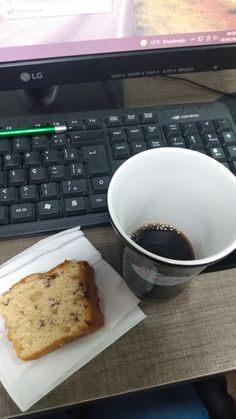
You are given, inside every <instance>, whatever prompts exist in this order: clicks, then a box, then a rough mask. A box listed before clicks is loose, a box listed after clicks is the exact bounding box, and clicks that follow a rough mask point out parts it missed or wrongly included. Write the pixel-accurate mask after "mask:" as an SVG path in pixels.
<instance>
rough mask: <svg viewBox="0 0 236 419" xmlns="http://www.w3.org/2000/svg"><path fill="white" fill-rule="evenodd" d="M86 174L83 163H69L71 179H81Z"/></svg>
mask: <svg viewBox="0 0 236 419" xmlns="http://www.w3.org/2000/svg"><path fill="white" fill-rule="evenodd" d="M84 176H85V173H84V165H83V163H73V164H70V165H69V179H81V178H83V177H84Z"/></svg>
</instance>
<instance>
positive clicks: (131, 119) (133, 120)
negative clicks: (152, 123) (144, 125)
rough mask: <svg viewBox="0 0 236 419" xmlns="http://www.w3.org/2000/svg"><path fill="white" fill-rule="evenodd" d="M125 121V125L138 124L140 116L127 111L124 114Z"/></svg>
mask: <svg viewBox="0 0 236 419" xmlns="http://www.w3.org/2000/svg"><path fill="white" fill-rule="evenodd" d="M123 122H124V125H125V126H128V125H138V124H139V123H140V120H139V116H138V114H136V113H127V114H126V115H124V116H123Z"/></svg>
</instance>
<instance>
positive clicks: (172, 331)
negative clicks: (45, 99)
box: [0, 72, 236, 418]
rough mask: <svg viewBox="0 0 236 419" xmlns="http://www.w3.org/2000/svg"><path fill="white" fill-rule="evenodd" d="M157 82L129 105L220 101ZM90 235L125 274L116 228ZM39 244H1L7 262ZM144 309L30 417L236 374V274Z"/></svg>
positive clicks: (4, 409)
mask: <svg viewBox="0 0 236 419" xmlns="http://www.w3.org/2000/svg"><path fill="white" fill-rule="evenodd" d="M227 77H228V78H227ZM197 78H198V81H199V79H200V81H201V82H204V83H208V84H211V85H213V87H215V88H221V89H222V90H228V91H234V90H236V72H225V73H223V72H222V73H217V74H214V75H212V78H211V76H210V75H206V76H205V78H204V75H198V77H197V76H196V75H195V76H194V79H195V80H196V79H197ZM155 82H156V81H151V80H146V81H145V80H142V81H141V82H139V81H136V89H135V87H134V85H135V82H134V81H132V83H130V84H129V83H125V90H124V92H125V97H127V98H126V102H127V106H136V105H138V96H139V98H141V99H140V101H141V102H142V103H141V104H144V103H145V104H147V105H151V104H154V103H155V101H156V103H158V104H160V101H162V102H161V103H171V102H173V100H174V99H173V97H175V98H176V95H177V94H178V93H179V95H180V100H179V102H180V101H182V102H184V101H185V100H186V102H191V101H207V100H208V101H210V100H211V99H210V97H211V98H212V100H214V99H215V98H216V96H214V95H212V94H208V93H206V92H204V91H201V90H197V89H195V88H192V87H188V86H187V85H182V84H181V87H180V85H178V84H177V83H176V84H175V82H174V85H173V82H172V81H169V82H168V81H166V80H163V81H162V82H160V81H158V85H159V87H158V88H159V91H155V94H154V93H153V91H154V90H155V89H156V88H157V86H156V84H155ZM153 83H154V84H153ZM152 84H153V86H154V87H153V88H151V85H152ZM174 86H175V87H174ZM177 86H178V87H177ZM189 89H190V90H189ZM173 90H175V94H173ZM144 94H145V95H144ZM144 96H145V97H144ZM196 96H197V97H196ZM213 96H214V97H213ZM160 97H162V99H160ZM132 98H133V99H132ZM184 98H185V99H184ZM190 99H191V100H190ZM132 100H133V101H132ZM139 104H140V103H139ZM85 234H86V236H87V238H88V239H89V240H90V241H91V242H92V243H93V244H94V245H95V246H96V247H97V249H98V250H99V251H101V253H102V255H103V257H104V259H106V260H107V261H108V262H109V263H110V264H111V265H112V266H113V267H114V268H115V269H117V270H118V271H119V270H120V256H121V245H120V243H119V242H118V240H117V238H116V236H115V234H114V232H113V230H112V229H111V227H104V228H97V229H91V230H85ZM40 238H42V236H41V237H39V236H38V237H34V238H28V239H17V240H14V241H4V242H0V263H2V262H4V261H5V260H7V259H9V258H10V257H12V256H14V255H15V254H17V253H19V252H20V251H22V250H24V249H25V248H27V247H29V246H30V245H32V244H33V243H35V242H36V241H38V240H39V239H40ZM140 307H141V308H142V310H143V311H144V312H145V313H146V315H147V318H146V319H145V320H144V321H143V322H141V323H140V324H139V325H138V326H136V327H135V328H134V329H132V330H131V331H129V332H128V333H127V334H126V335H124V336H123V337H122V338H121V339H119V340H118V341H117V342H116V343H114V344H113V345H112V346H110V347H109V348H108V349H106V350H105V351H104V352H103V353H101V354H100V355H99V356H97V357H96V358H95V359H93V360H92V361H91V362H89V363H88V364H87V365H85V366H84V367H83V368H82V369H81V370H80V371H78V372H77V373H75V374H73V375H72V376H71V377H70V378H69V379H67V380H66V381H65V382H64V383H62V384H61V385H60V386H58V387H57V388H56V389H54V390H53V391H52V392H51V393H50V394H48V395H47V396H45V397H44V398H43V399H42V400H40V401H39V402H38V403H37V404H35V405H34V406H33V407H32V408H31V409H30V410H29V411H28V412H27V413H30V414H31V415H32V413H33V412H40V411H43V410H45V409H52V408H55V407H60V406H65V405H74V404H76V403H81V402H86V401H89V400H94V399H97V398H101V397H107V396H113V395H117V394H122V393H126V392H132V391H136V390H142V389H148V388H152V387H157V386H163V385H167V384H171V383H175V382H179V381H184V380H192V379H196V378H198V377H206V376H209V375H215V374H221V373H224V372H226V371H230V370H233V369H236V268H235V269H232V270H228V271H222V272H217V273H210V274H204V275H201V276H199V277H198V278H197V279H195V280H193V281H192V282H191V283H190V285H189V287H188V288H187V289H186V290H185V291H184V292H183V293H182V294H180V295H179V296H177V297H175V298H173V299H171V300H169V301H163V302H159V303H148V302H142V303H141V304H140ZM18 415H19V416H20V411H19V409H18V408H17V406H16V405H15V403H14V402H13V401H12V400H11V398H10V397H9V395H8V394H7V392H6V391H5V389H4V388H3V387H2V386H1V385H0V418H7V417H15V416H18ZM31 417H32V416H31Z"/></svg>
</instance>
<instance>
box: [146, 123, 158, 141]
mask: <svg viewBox="0 0 236 419" xmlns="http://www.w3.org/2000/svg"><path fill="white" fill-rule="evenodd" d="M143 132H144V137H145V139H146V140H147V141H148V140H157V139H158V140H159V139H161V138H162V135H161V131H160V128H159V127H158V125H148V126H145V127H143Z"/></svg>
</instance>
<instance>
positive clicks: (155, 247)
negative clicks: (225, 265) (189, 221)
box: [130, 223, 194, 260]
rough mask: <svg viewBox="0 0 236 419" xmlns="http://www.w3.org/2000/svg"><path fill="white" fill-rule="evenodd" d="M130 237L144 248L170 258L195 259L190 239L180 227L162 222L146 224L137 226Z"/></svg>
mask: <svg viewBox="0 0 236 419" xmlns="http://www.w3.org/2000/svg"><path fill="white" fill-rule="evenodd" d="M130 238H131V239H132V240H133V241H134V242H135V243H137V244H138V245H139V246H141V247H142V248H143V249H145V250H147V251H149V252H151V253H153V254H155V255H158V256H162V257H165V258H168V259H175V260H193V259H194V252H193V248H192V245H191V243H190V241H189V240H188V239H187V237H186V236H185V235H184V233H183V232H181V231H180V230H179V229H177V228H175V227H173V226H171V225H169V224H161V223H150V224H145V225H143V226H141V227H139V228H137V229H136V230H135V231H134V232H133V233H132V234H131V236H130Z"/></svg>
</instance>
